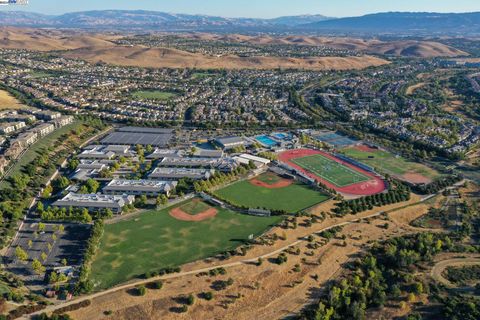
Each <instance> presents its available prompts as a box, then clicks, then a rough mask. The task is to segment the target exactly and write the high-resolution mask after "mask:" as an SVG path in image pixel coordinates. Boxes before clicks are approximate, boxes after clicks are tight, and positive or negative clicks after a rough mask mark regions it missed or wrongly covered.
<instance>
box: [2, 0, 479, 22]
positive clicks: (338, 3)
mask: <svg viewBox="0 0 480 320" xmlns="http://www.w3.org/2000/svg"><path fill="white" fill-rule="evenodd" d="M29 2H30V3H29V4H28V5H27V6H1V7H0V11H4V10H24V11H32V12H39V13H45V14H61V13H66V12H73V11H87V10H104V9H128V10H132V9H143V10H155V11H164V12H171V13H189V14H206V15H215V16H223V17H252V18H274V17H279V16H286V15H300V14H323V15H326V16H330V17H347V16H359V15H363V14H367V13H375V12H385V11H429V12H471V11H480V0H129V1H127V0H29Z"/></svg>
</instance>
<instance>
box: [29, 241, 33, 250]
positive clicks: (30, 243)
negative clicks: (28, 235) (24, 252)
mask: <svg viewBox="0 0 480 320" xmlns="http://www.w3.org/2000/svg"><path fill="white" fill-rule="evenodd" d="M32 246H33V241H32V240H28V248H29V249H30V248H31V247H32Z"/></svg>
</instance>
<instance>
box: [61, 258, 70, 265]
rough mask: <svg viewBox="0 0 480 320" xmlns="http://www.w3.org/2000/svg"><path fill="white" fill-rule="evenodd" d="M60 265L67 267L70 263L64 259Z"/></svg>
mask: <svg viewBox="0 0 480 320" xmlns="http://www.w3.org/2000/svg"><path fill="white" fill-rule="evenodd" d="M60 263H61V264H62V266H64V267H66V266H67V264H68V261H67V259H65V258H63V259H62V260H61V261H60Z"/></svg>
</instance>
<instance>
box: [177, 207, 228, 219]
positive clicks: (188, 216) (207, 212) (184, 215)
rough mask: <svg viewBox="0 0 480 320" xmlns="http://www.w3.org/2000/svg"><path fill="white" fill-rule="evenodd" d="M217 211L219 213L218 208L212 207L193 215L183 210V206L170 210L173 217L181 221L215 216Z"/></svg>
mask: <svg viewBox="0 0 480 320" xmlns="http://www.w3.org/2000/svg"><path fill="white" fill-rule="evenodd" d="M217 213H218V210H217V209H215V208H210V209H207V210H205V211H203V212H200V213H197V214H194V215H192V214H189V213H186V212H185V211H183V210H182V208H181V207H178V208H175V209H172V210H170V212H169V214H170V216H171V217H173V218H175V219H177V220H181V221H203V220H207V219H210V218H214V217H215V216H216V215H217Z"/></svg>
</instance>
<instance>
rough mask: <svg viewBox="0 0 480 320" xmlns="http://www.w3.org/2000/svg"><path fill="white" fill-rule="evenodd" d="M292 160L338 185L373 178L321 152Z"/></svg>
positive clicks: (344, 185) (346, 184)
mask: <svg viewBox="0 0 480 320" xmlns="http://www.w3.org/2000/svg"><path fill="white" fill-rule="evenodd" d="M290 161H291V162H293V163H294V164H296V165H297V166H299V167H301V168H303V169H304V170H306V171H308V172H311V173H313V174H314V175H316V176H318V177H320V178H322V179H324V180H326V181H328V182H330V183H332V184H334V185H335V186H337V187H346V186H349V185H352V184H356V183H360V182H364V181H368V180H371V178H370V177H368V176H367V175H364V174H363V173H361V172H358V171H355V170H354V169H352V168H350V167H348V166H345V165H343V164H341V163H339V162H337V161H334V160H332V159H329V158H327V157H324V156H323V155H321V154H315V155H310V156H306V157H301V158H295V159H291V160H290Z"/></svg>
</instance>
